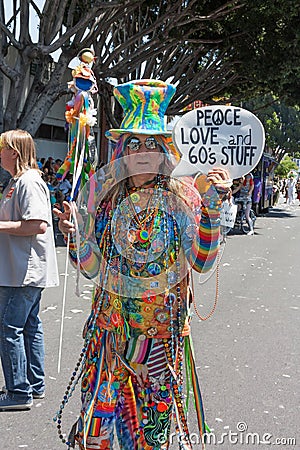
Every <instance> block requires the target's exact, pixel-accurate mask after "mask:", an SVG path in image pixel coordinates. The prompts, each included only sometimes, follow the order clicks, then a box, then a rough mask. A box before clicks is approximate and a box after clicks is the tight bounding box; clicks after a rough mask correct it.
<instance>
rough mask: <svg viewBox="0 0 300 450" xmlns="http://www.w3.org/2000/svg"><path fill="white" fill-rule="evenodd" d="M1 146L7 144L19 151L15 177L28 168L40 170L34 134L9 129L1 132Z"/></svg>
mask: <svg viewBox="0 0 300 450" xmlns="http://www.w3.org/2000/svg"><path fill="white" fill-rule="evenodd" d="M0 139H1V146H2V147H3V146H5V145H7V146H8V147H9V148H10V149H12V150H15V151H16V152H17V153H18V158H17V159H16V174H15V177H20V176H21V175H22V174H23V173H24V172H26V170H28V169H36V170H39V168H38V165H37V162H36V150H35V145H34V141H33V139H32V136H31V134H30V133H28V131H25V130H18V129H17V130H9V131H5V132H4V133H2V134H1V137H0Z"/></svg>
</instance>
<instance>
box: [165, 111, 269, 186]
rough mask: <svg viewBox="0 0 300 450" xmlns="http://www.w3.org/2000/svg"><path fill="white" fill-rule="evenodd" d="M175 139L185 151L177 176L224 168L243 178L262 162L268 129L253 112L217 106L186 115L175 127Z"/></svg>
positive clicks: (232, 174) (175, 142) (174, 173)
mask: <svg viewBox="0 0 300 450" xmlns="http://www.w3.org/2000/svg"><path fill="white" fill-rule="evenodd" d="M173 142H174V144H175V146H176V147H177V149H178V150H179V151H180V153H181V154H182V157H181V161H180V162H179V164H178V166H177V167H176V168H175V169H174V171H173V173H172V175H173V176H186V175H194V174H196V173H198V172H202V173H204V174H207V173H208V171H209V170H210V169H213V168H214V167H221V168H224V169H227V170H228V172H229V175H230V177H231V178H239V177H241V176H243V175H246V174H247V173H249V172H251V170H252V169H253V168H254V167H255V166H256V165H257V163H258V162H259V160H260V158H261V155H262V152H263V149H264V145H265V132H264V128H263V125H262V123H261V122H260V120H259V119H258V118H257V117H256V116H255V115H254V114H252V113H251V112H250V111H247V110H246V109H242V108H238V107H236V106H224V105H221V106H216V105H214V106H205V107H203V108H199V109H194V110H192V111H189V112H188V113H186V114H184V115H183V116H182V117H181V118H180V119H179V120H178V122H177V123H176V124H175V126H174V128H173Z"/></svg>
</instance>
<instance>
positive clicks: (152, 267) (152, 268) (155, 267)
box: [147, 263, 161, 275]
mask: <svg viewBox="0 0 300 450" xmlns="http://www.w3.org/2000/svg"><path fill="white" fill-rule="evenodd" d="M147 272H148V273H149V274H150V275H159V274H160V272H161V267H160V265H159V264H157V263H150V264H149V265H148V267H147Z"/></svg>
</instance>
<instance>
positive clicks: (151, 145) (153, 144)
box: [127, 137, 158, 152]
mask: <svg viewBox="0 0 300 450" xmlns="http://www.w3.org/2000/svg"><path fill="white" fill-rule="evenodd" d="M143 144H144V145H145V147H146V148H147V149H148V150H155V149H156V148H157V147H158V142H157V140H156V139H155V138H154V137H148V138H147V139H146V140H145V142H141V141H140V140H139V139H138V138H131V139H130V140H129V141H128V143H127V147H129V148H130V150H131V151H133V152H137V151H138V150H139V148H140V147H141V145H143Z"/></svg>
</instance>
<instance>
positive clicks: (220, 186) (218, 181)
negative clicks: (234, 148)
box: [207, 167, 232, 195]
mask: <svg viewBox="0 0 300 450" xmlns="http://www.w3.org/2000/svg"><path fill="white" fill-rule="evenodd" d="M207 180H208V181H210V182H211V183H212V184H213V185H214V187H215V188H216V190H217V191H218V193H219V194H222V195H224V194H227V193H228V192H229V191H230V190H231V189H230V188H231V185H232V179H231V178H230V176H229V173H228V171H227V170H226V169H222V168H219V167H217V168H214V169H212V170H210V171H209V172H208V174H207Z"/></svg>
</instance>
